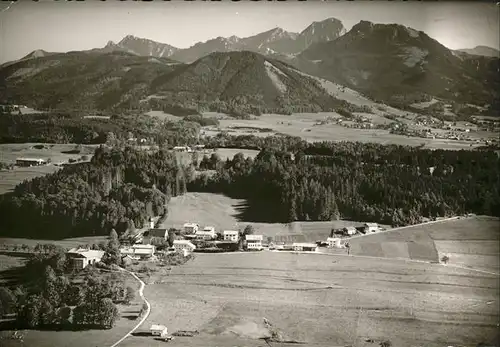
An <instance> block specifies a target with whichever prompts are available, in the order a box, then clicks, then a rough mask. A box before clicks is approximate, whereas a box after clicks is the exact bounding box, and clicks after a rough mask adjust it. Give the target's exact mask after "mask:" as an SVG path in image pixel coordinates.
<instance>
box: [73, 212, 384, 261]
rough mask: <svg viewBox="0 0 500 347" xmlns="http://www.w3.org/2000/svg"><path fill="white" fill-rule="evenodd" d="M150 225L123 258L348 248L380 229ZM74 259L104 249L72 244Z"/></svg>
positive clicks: (93, 256)
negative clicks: (285, 231) (298, 231)
mask: <svg viewBox="0 0 500 347" xmlns="http://www.w3.org/2000/svg"><path fill="white" fill-rule="evenodd" d="M150 223H151V224H150V228H147V229H146V230H144V231H140V232H138V233H136V234H135V235H133V236H131V237H130V238H128V240H127V241H122V246H121V248H120V253H121V256H122V261H123V262H124V263H127V261H155V260H157V259H158V258H159V257H162V256H165V255H168V254H180V255H182V256H184V257H187V256H189V255H191V254H192V253H194V252H201V253H221V252H237V251H239V252H252V251H254V252H255V251H274V252H280V251H281V252H286V251H288V252H321V251H322V249H323V250H328V249H344V250H346V251H348V248H349V243H348V240H349V238H350V237H352V236H355V235H364V234H371V233H377V232H380V231H383V230H384V228H381V227H380V226H379V225H378V224H377V223H365V224H364V225H363V226H361V227H352V226H349V227H344V228H342V229H332V230H331V233H330V237H328V238H326V240H318V241H316V242H293V241H290V240H286V239H281V238H280V236H279V235H278V236H276V237H274V238H273V237H265V236H264V235H261V234H255V233H253V231H251V232H250V233H248V232H249V231H248V230H252V228H251V226H250V228H249V227H248V226H247V228H245V230H244V231H239V230H223V231H222V232H217V231H216V229H215V228H214V227H213V226H205V227H203V228H201V227H200V225H199V224H197V223H185V224H184V225H183V228H182V229H181V230H178V229H174V228H171V229H166V228H155V227H154V221H153V220H151V221H150ZM68 256H70V257H71V258H72V259H73V268H75V269H83V268H85V267H86V266H88V265H92V264H95V263H98V262H100V261H101V259H102V257H103V256H104V251H100V250H92V249H89V248H73V249H71V250H69V251H68Z"/></svg>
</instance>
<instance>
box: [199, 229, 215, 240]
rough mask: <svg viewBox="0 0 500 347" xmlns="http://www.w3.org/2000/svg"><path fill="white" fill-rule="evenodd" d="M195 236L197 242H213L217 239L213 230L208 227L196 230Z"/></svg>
mask: <svg viewBox="0 0 500 347" xmlns="http://www.w3.org/2000/svg"><path fill="white" fill-rule="evenodd" d="M195 235H196V239H198V240H213V239H215V238H217V233H216V232H215V228H214V227H210V226H206V227H204V228H203V230H198V231H197V232H196V233H195Z"/></svg>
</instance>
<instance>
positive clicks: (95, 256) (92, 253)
mask: <svg viewBox="0 0 500 347" xmlns="http://www.w3.org/2000/svg"><path fill="white" fill-rule="evenodd" d="M66 255H67V257H68V258H70V259H71V267H72V268H73V269H84V268H86V267H87V265H89V264H95V263H98V262H100V261H101V259H102V257H103V256H104V251H97V250H91V249H86V248H72V249H70V250H69V251H68V252H67V254H66Z"/></svg>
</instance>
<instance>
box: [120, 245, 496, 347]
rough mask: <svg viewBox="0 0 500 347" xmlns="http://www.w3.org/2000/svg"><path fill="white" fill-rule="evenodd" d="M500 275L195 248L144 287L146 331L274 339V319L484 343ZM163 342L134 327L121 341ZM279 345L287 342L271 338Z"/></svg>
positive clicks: (427, 340) (288, 330) (333, 334)
mask: <svg viewBox="0 0 500 347" xmlns="http://www.w3.org/2000/svg"><path fill="white" fill-rule="evenodd" d="M498 295H499V286H498V278H497V277H496V276H492V275H485V274H479V273H476V272H473V271H469V270H464V269H456V268H450V267H445V266H441V265H438V264H426V263H408V262H404V261H397V260H391V259H368V258H362V257H355V256H354V257H353V256H350V257H347V256H334V255H323V254H294V253H281V252H269V251H263V252H258V253H232V254H231V253H228V254H216V255H213V254H197V255H196V257H195V259H194V260H193V261H190V262H188V263H187V264H185V265H183V266H179V267H174V268H172V270H171V271H170V272H169V273H168V275H163V276H161V278H158V281H157V282H156V284H150V285H148V286H147V287H146V290H145V296H146V297H147V298H148V300H149V302H150V303H151V305H152V312H151V315H150V316H149V318H148V319H147V320H146V322H145V324H144V325H143V326H142V327H141V328H140V329H139V331H141V330H142V331H146V330H147V329H148V328H149V326H150V325H151V324H165V325H166V326H167V327H168V329H169V332H170V333H173V332H175V331H177V330H198V331H199V332H200V334H199V335H197V336H194V337H177V338H176V339H175V340H174V341H173V342H171V345H172V346H186V347H191V346H220V347H222V346H235V345H241V346H268V345H267V344H266V343H265V342H264V341H263V340H261V339H262V338H263V337H266V336H269V334H270V330H269V329H268V328H267V327H266V325H265V323H264V319H266V320H267V321H268V322H270V323H271V324H272V325H273V330H274V329H276V330H277V331H279V333H280V334H281V335H282V337H283V339H284V340H288V341H295V342H302V343H306V344H307V345H308V346H324V347H326V346H329V347H332V346H345V345H347V344H349V345H352V346H370V345H372V344H370V343H367V342H365V340H366V339H373V340H374V341H375V342H376V343H377V345H378V343H379V342H380V341H383V340H390V341H391V342H392V344H393V345H394V346H422V345H425V346H428V347H434V346H436V347H437V346H449V345H455V346H456V345H476V344H477V343H479V342H482V341H493V339H494V338H495V336H496V335H495V334H496V333H497V324H498V322H499V310H498ZM145 345H148V346H157V345H162V342H159V341H156V340H154V338H153V337H151V336H134V337H130V338H128V339H126V340H125V341H124V342H123V346H130V347H132V346H145ZM270 345H271V346H278V345H279V346H283V345H284V344H281V343H280V344H276V343H272V342H271V343H270Z"/></svg>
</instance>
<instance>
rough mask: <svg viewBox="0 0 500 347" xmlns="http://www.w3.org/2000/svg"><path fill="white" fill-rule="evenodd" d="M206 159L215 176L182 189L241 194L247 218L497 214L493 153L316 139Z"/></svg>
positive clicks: (385, 219)
mask: <svg viewBox="0 0 500 347" xmlns="http://www.w3.org/2000/svg"><path fill="white" fill-rule="evenodd" d="M300 145H301V147H302V146H303V145H304V144H300ZM292 154H294V155H292ZM210 159H213V158H204V159H203V160H202V164H203V166H204V167H206V168H207V169H215V170H217V171H216V174H215V175H212V176H209V175H203V176H199V177H198V178H197V179H196V180H195V181H193V182H191V183H190V184H189V185H188V190H195V191H209V192H217V193H224V194H227V195H229V196H231V197H235V198H244V199H247V201H248V205H249V207H248V209H247V211H246V212H245V218H246V219H248V220H251V221H266V222H291V221H295V220H331V219H338V218H344V219H352V220H358V221H373V222H379V223H383V224H390V225H394V226H400V225H405V224H413V223H418V222H420V221H421V220H422V217H430V218H432V217H439V216H449V215H456V214H462V213H466V212H473V213H478V214H487V215H496V216H499V215H500V214H499V211H500V198H499V196H500V194H499V193H500V183H499V182H500V181H499V178H500V177H499V159H498V156H497V155H496V154H495V152H493V151H490V152H487V151H484V152H482V153H481V154H480V155H479V154H478V153H477V152H471V151H441V150H436V151H431V150H422V149H416V148H411V147H401V146H382V145H376V144H362V143H349V142H346V143H328V142H323V143H314V144H309V145H307V146H306V147H305V148H302V149H300V150H298V151H296V152H295V153H291V152H287V151H280V150H275V149H264V150H262V151H261V152H260V153H259V155H258V156H257V157H256V158H255V159H254V160H252V159H251V158H244V157H243V155H242V154H238V155H236V156H235V157H234V158H233V159H232V160H227V161H226V162H219V163H215V164H213V163H214V161H213V160H210ZM211 163H212V164H211Z"/></svg>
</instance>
